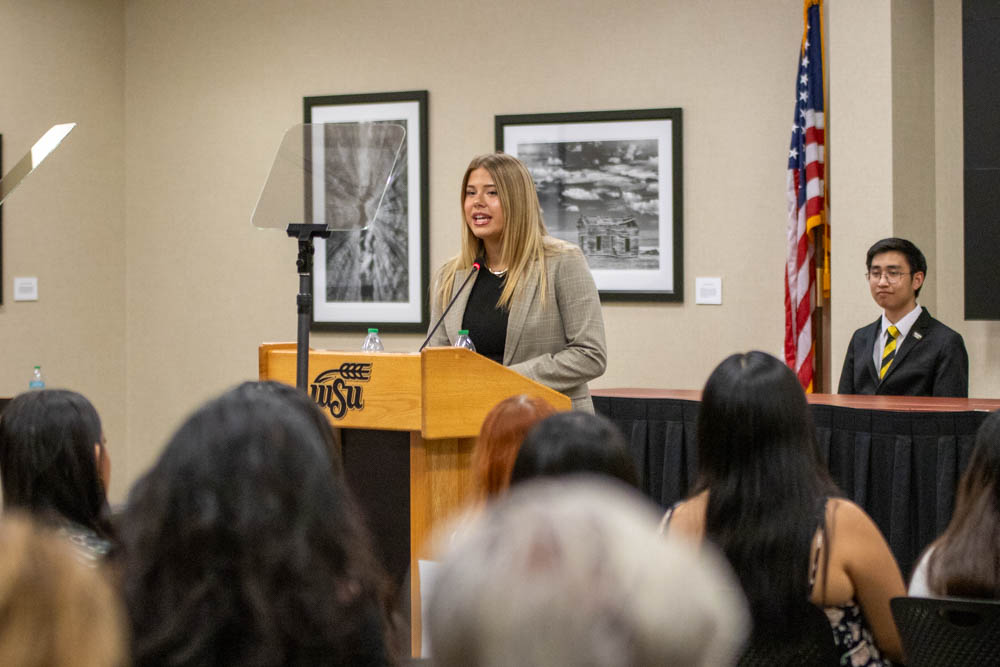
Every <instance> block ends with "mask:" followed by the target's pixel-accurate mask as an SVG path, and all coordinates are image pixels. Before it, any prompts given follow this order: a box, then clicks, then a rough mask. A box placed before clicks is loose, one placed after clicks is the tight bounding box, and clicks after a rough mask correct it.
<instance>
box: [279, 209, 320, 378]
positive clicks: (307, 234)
mask: <svg viewBox="0 0 1000 667" xmlns="http://www.w3.org/2000/svg"><path fill="white" fill-rule="evenodd" d="M287 231H288V235H289V236H290V237H292V238H296V239H298V241H299V254H298V258H297V259H296V260H295V266H296V268H297V269H298V272H299V293H298V296H296V298H295V303H296V305H297V306H298V312H299V335H298V338H297V340H296V344H295V386H296V387H298V388H299V389H301V390H302V391H306V390H307V389H308V387H309V325H310V324H311V322H312V306H313V293H312V270H313V254H314V253H315V249H314V248H313V239H316V238H320V239H326V238H330V229H329V228H328V227H327V226H326V225H307V224H301V223H292V224H290V225H288V229H287Z"/></svg>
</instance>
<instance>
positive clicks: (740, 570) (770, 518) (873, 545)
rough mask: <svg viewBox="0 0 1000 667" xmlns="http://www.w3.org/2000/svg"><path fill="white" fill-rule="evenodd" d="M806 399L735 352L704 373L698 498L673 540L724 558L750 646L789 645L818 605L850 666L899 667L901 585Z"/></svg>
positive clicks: (778, 368)
mask: <svg viewBox="0 0 1000 667" xmlns="http://www.w3.org/2000/svg"><path fill="white" fill-rule="evenodd" d="M815 438H816V435H815V428H814V426H813V422H812V417H811V414H810V412H809V406H808V404H807V403H806V399H805V393H804V392H803V391H802V387H801V386H800V385H799V382H798V379H797V378H796V376H795V374H794V373H793V372H792V371H791V370H790V369H789V368H788V367H787V366H785V364H784V363H782V362H781V361H779V360H778V359H776V358H774V357H772V356H770V355H768V354H765V353H763V352H749V353H747V354H734V355H732V356H730V357H729V358H727V359H726V360H725V361H723V362H722V363H721V364H719V366H718V367H717V368H716V369H715V370H714V371H713V372H712V374H711V376H710V377H709V378H708V382H707V383H706V385H705V390H704V392H703V393H702V400H701V407H700V410H699V413H698V482H697V485H696V488H695V490H694V495H693V496H692V497H691V498H689V499H688V500H686V501H684V502H682V503H679V504H678V505H677V506H675V507H674V508H672V509H671V511H669V512H668V513H667V516H665V517H664V525H666V523H667V522H669V529H670V531H671V532H673V531H677V532H680V533H683V534H685V535H689V536H691V537H693V538H695V539H702V538H705V539H707V540H709V541H711V542H713V543H715V544H716V546H718V547H719V548H720V549H721V550H722V552H723V553H724V554H725V556H726V557H727V559H728V560H729V562H730V564H731V565H732V566H733V569H734V570H735V572H736V576H737V577H738V578H739V580H740V582H741V584H742V585H743V590H744V592H745V593H746V595H747V599H748V601H749V603H750V610H751V614H752V616H753V621H754V641H755V642H758V641H760V642H764V643H767V642H771V641H775V640H777V641H792V640H793V639H794V638H795V637H797V636H799V634H801V633H800V629H801V628H800V626H801V624H804V623H806V622H807V620H808V619H810V618H811V617H814V612H812V611H811V610H810V607H809V605H816V606H818V607H820V608H822V609H823V610H824V611H825V612H826V614H827V616H828V618H829V621H830V626H831V629H832V631H833V636H834V640H835V642H836V644H837V647H836V648H837V651H838V653H839V655H841V656H843V661H846V662H847V664H851V665H855V666H860V665H883V664H886V661H885V660H884V659H883V657H882V655H881V654H884V655H885V656H888V657H889V658H891V659H892V660H897V661H898V660H900V659H901V657H902V651H901V648H900V641H899V634H898V633H897V631H896V626H895V624H894V623H893V620H892V615H891V612H890V609H889V600H890V598H893V597H895V596H898V595H903V594H904V593H905V589H904V588H903V581H902V576H901V575H900V572H899V567H898V566H897V564H896V561H895V559H894V558H893V556H892V553H891V552H890V551H889V547H888V545H887V544H886V541H885V538H884V537H883V536H882V534H881V533H880V532H879V530H878V528H877V527H876V526H875V524H874V522H872V520H871V519H870V518H869V517H868V515H866V514H865V513H864V511H863V510H861V509H860V508H859V507H858V506H857V505H855V504H854V503H852V502H850V501H848V500H845V499H843V498H839V497H838V496H839V492H838V490H837V489H836V487H835V485H834V484H833V482H832V481H831V479H830V476H829V474H828V472H827V470H826V468H825V467H824V466H823V465H822V463H821V462H820V459H819V455H818V452H817V447H816V439H815Z"/></svg>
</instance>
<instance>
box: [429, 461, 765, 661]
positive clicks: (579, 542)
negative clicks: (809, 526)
mask: <svg viewBox="0 0 1000 667" xmlns="http://www.w3.org/2000/svg"><path fill="white" fill-rule="evenodd" d="M657 519H658V517H657V514H656V512H655V511H654V510H653V508H652V507H651V506H649V505H647V504H646V503H644V502H643V501H642V500H641V499H639V498H638V497H637V496H636V495H635V494H634V493H631V492H629V491H627V490H626V489H625V488H624V487H619V486H618V485H614V486H612V485H611V484H610V483H608V482H599V481H596V480H593V479H560V480H546V481H539V482H530V483H527V484H524V485H523V486H521V487H519V488H517V489H515V490H513V491H512V492H511V493H510V494H509V495H508V496H507V497H505V498H503V499H501V500H500V501H498V502H497V503H495V504H494V505H491V506H488V507H487V508H486V509H485V510H484V511H483V513H482V514H481V515H480V516H478V517H477V518H475V519H474V520H472V521H471V522H470V523H468V524H465V525H463V526H462V527H461V528H460V529H459V530H458V532H457V533H456V534H454V535H453V537H452V541H451V545H450V548H449V550H448V553H447V554H446V555H445V557H444V560H443V563H442V565H441V571H440V574H438V576H437V577H436V581H435V583H434V587H433V590H432V591H431V592H430V595H431V597H430V604H429V609H428V614H427V615H428V618H427V619H426V621H427V623H428V626H429V632H430V639H431V647H432V649H431V650H432V652H433V657H434V664H435V666H436V667H453V666H454V667H457V666H459V665H461V666H462V667H501V666H506V665H519V666H522V667H536V666H537V667H543V666H544V667H549V666H551V665H574V666H579V667H611V666H614V667H629V666H633V667H640V666H645V665H657V666H659V665H674V666H678V667H684V666H692V667H694V666H701V665H726V664H733V663H734V662H735V660H736V658H737V657H738V653H739V650H740V648H741V647H742V645H743V640H744V639H745V638H746V635H747V630H748V615H747V610H746V601H745V599H744V598H743V594H742V592H741V591H740V588H739V584H738V583H737V582H736V579H735V578H734V577H733V575H732V573H731V571H730V570H729V567H728V565H726V564H725V561H724V560H723V559H722V558H721V557H720V556H719V555H718V554H717V553H715V552H714V551H713V550H712V549H711V548H710V547H709V548H707V549H706V548H699V547H697V546H695V545H693V544H691V543H689V542H687V541H686V540H684V539H683V538H680V537H677V536H664V535H659V534H657Z"/></svg>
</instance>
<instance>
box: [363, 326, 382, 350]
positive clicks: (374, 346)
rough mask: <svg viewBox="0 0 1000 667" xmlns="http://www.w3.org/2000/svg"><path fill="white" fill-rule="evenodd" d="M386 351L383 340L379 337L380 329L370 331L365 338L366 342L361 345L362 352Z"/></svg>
mask: <svg viewBox="0 0 1000 667" xmlns="http://www.w3.org/2000/svg"><path fill="white" fill-rule="evenodd" d="M384 349H385V348H384V347H382V339H381V338H379V337H378V329H369V330H368V335H367V336H365V342H364V343H362V344H361V351H362V352H381V351H382V350H384Z"/></svg>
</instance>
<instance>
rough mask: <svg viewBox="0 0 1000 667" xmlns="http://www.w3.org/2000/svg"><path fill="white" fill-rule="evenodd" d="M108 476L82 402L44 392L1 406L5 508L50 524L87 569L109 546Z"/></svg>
mask: <svg viewBox="0 0 1000 667" xmlns="http://www.w3.org/2000/svg"><path fill="white" fill-rule="evenodd" d="M110 474H111V458H110V456H109V454H108V450H107V447H106V445H105V440H104V433H103V431H102V429H101V419H100V417H98V416H97V411H96V410H95V409H94V406H93V405H91V404H90V401H88V400H87V399H86V398H84V397H83V396H81V395H80V394H78V393H76V392H74V391H67V390H64V389H44V390H40V391H29V392H26V393H24V394H21V395H19V396H17V397H15V398H14V399H13V400H12V401H11V402H10V403H9V404H8V405H7V407H6V409H5V410H4V412H3V415H2V417H0V479H2V482H3V501H4V507H5V508H6V509H19V510H24V511H26V512H28V513H30V514H32V515H33V516H35V517H36V518H37V520H40V521H43V522H45V523H47V524H49V525H51V526H52V527H53V528H55V529H56V530H57V531H58V532H59V533H61V534H62V535H63V536H65V537H67V538H69V539H70V540H71V542H72V543H73V544H74V546H75V547H76V549H77V554H78V557H79V558H80V559H81V560H82V561H84V562H87V563H89V564H92V565H94V564H96V563H97V562H99V561H100V560H102V559H103V557H104V556H106V555H107V554H108V553H109V552H110V551H112V548H113V544H114V541H115V538H114V532H113V530H112V527H111V523H110V520H109V517H110V510H109V508H108V501H107V496H106V495H105V489H106V486H107V484H108V482H109V479H110Z"/></svg>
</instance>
